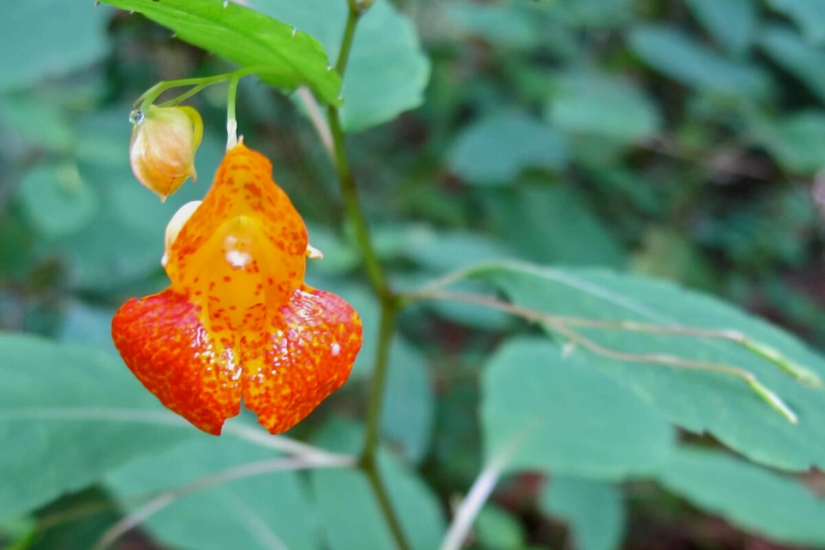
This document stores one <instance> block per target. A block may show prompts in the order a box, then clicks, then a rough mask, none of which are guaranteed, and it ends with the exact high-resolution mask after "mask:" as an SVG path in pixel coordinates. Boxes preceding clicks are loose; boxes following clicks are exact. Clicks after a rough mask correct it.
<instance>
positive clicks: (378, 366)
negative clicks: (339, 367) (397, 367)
mask: <svg viewBox="0 0 825 550" xmlns="http://www.w3.org/2000/svg"><path fill="white" fill-rule="evenodd" d="M347 4H348V6H349V12H348V15H347V23H346V27H345V28H344V37H343V39H342V40H341V51H340V53H339V54H338V62H337V63H336V64H335V68H336V69H337V71H338V73H339V74H340V75H341V78H343V77H344V73H345V72H346V69H347V62H348V61H349V54H350V51H351V49H352V42H353V40H354V38H355V30H356V27H357V26H358V20H359V19H360V17H361V15H362V14H363V13H364V12H365V11H366V9H367V8H368V7H369V6H370V5H372V2H365V1H364V0H362V2H361V3H359V2H358V0H347ZM327 116H328V118H329V127H330V132H331V133H332V142H333V150H334V153H335V167H336V170H337V172H338V179H339V181H340V184H341V195H342V196H343V199H344V208H345V210H346V212H347V216H348V217H349V219H350V220H352V223H353V225H354V227H355V235H356V239H357V241H358V247H359V249H360V250H361V255H362V257H363V259H364V266H365V268H366V271H367V276H368V277H369V280H370V283H371V285H372V288H373V291H374V292H375V294H376V295H377V296H378V299H379V301H380V304H381V327H380V330H379V335H378V351H377V353H376V357H375V366H374V368H373V374H372V386H371V387H370V395H369V403H368V405H367V418H366V424H367V425H366V438H365V443H364V450H363V454H362V455H361V458H360V460H359V461H358V468H359V469H360V470H361V471H362V472H364V474H365V475H366V476H367V479H368V480H369V483H370V487H371V488H372V491H373V493H374V494H375V498H376V500H377V501H378V506H379V508H380V509H381V513H382V514H383V516H384V519H385V521H386V522H387V526H388V527H389V529H390V532H391V534H392V537H393V539H394V540H395V544H396V546H397V547H398V550H409V549H410V545H409V544H408V543H407V539H406V537H405V536H404V531H403V529H402V527H401V522H400V521H399V519H398V515H397V514H396V513H395V510H394V508H393V505H392V502H391V501H390V497H389V493H388V491H387V487H386V484H385V482H384V480H383V479H382V477H381V471H380V469H379V468H378V460H377V457H378V446H379V445H378V444H379V441H380V427H381V408H382V405H383V403H384V389H385V387H386V379H387V369H388V367H389V358H390V346H391V344H392V339H393V335H394V333H395V322H396V317H397V315H398V308H399V300H398V298H397V296H396V295H395V294H394V293H393V291H392V289H391V288H390V286H389V283H388V282H387V276H386V274H385V273H384V269H383V268H382V267H381V262H379V261H378V255H377V254H376V253H375V248H374V247H373V244H372V238H371V236H370V229H369V225H368V223H367V218H366V216H365V215H364V211H363V210H362V209H361V203H360V201H359V200H358V188H357V186H356V184H355V177H354V176H353V174H352V169H351V168H350V164H349V158H348V157H347V145H346V141H345V139H344V131H343V129H342V128H341V113H340V111H339V110H338V108H337V107H335V106H332V105H331V106H330V107H329V109H328V111H327Z"/></svg>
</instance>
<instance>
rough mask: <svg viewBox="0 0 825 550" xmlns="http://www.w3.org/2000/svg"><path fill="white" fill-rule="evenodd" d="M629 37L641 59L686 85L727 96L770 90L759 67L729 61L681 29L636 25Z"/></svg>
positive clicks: (747, 94)
mask: <svg viewBox="0 0 825 550" xmlns="http://www.w3.org/2000/svg"><path fill="white" fill-rule="evenodd" d="M629 41H630V48H631V49H632V50H633V52H634V53H635V54H636V55H637V56H639V57H640V58H641V59H642V61H644V62H645V63H646V64H648V65H650V67H652V68H653V69H655V70H657V71H659V72H661V73H664V74H665V75H667V76H669V77H670V78H673V79H674V80H677V81H679V82H681V83H683V84H685V85H687V86H693V87H695V88H699V89H700V90H704V91H708V92H712V93H717V94H721V95H726V96H751V97H762V96H764V95H766V93H767V92H768V84H769V83H768V80H767V78H766V76H765V74H764V73H763V72H762V71H760V70H759V69H758V68H756V67H755V66H752V65H750V64H747V63H737V62H734V61H730V60H728V59H726V58H724V57H722V56H720V55H719V54H717V53H715V52H714V51H712V50H710V49H708V48H707V47H705V46H703V45H701V44H699V43H698V42H696V41H695V40H694V39H693V38H691V37H690V36H689V35H687V34H686V33H684V32H683V31H681V30H678V29H675V28H672V27H667V26H662V25H647V26H642V27H637V28H636V29H634V30H633V31H631V32H630V34H629Z"/></svg>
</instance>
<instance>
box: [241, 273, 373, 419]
mask: <svg viewBox="0 0 825 550" xmlns="http://www.w3.org/2000/svg"><path fill="white" fill-rule="evenodd" d="M361 341H362V329H361V319H360V318H359V317H358V314H357V313H356V312H355V310H354V309H353V308H352V307H351V306H350V305H349V304H348V303H347V302H345V301H344V300H343V299H342V298H340V297H338V296H336V295H335V294H332V293H329V292H324V291H322V290H316V289H314V288H312V287H309V286H306V285H303V286H302V287H301V288H299V289H298V290H296V291H295V292H294V294H293V295H292V297H291V298H290V300H289V303H288V304H287V305H285V306H282V307H281V308H280V310H279V312H278V315H276V316H275V318H274V319H272V320H271V321H270V323H269V332H268V334H264V335H261V336H259V337H257V338H255V339H254V341H253V339H249V338H247V339H246V340H245V341H244V342H242V345H241V346H239V348H238V350H239V352H240V356H241V362H242V364H243V366H244V368H243V381H244V386H243V397H244V402H245V403H246V406H247V408H248V409H250V410H252V411H253V412H255V413H257V415H258V422H260V423H261V424H262V425H263V426H264V427H265V428H266V429H267V430H269V431H270V432H271V433H273V434H278V433H281V432H285V431H287V430H289V429H290V428H292V427H293V426H294V425H295V424H297V423H298V422H300V421H301V420H303V419H304V418H306V416H307V415H309V413H311V412H312V411H313V410H314V409H315V408H316V407H317V406H318V405H319V404H320V403H321V401H323V400H324V399H326V398H327V397H328V396H329V395H330V394H331V393H333V392H334V391H336V390H337V389H338V388H340V387H341V386H343V385H344V382H346V381H347V378H349V374H350V371H351V370H352V365H353V363H355V357H356V355H358V351H359V350H360V349H361Z"/></svg>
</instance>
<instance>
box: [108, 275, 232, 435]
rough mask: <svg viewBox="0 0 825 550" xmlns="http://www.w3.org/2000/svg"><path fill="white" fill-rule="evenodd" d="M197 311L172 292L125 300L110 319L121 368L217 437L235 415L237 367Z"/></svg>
mask: <svg viewBox="0 0 825 550" xmlns="http://www.w3.org/2000/svg"><path fill="white" fill-rule="evenodd" d="M199 309H200V308H198V307H197V306H195V305H194V304H192V303H190V302H189V301H188V300H187V298H186V297H185V296H184V295H182V294H179V293H176V292H174V291H173V290H172V289H167V290H165V291H163V292H161V293H159V294H154V295H152V296H147V297H145V298H141V299H134V298H133V299H131V300H129V301H128V302H126V303H125V304H124V305H123V307H121V308H120V309H119V310H118V312H117V313H116V314H115V317H114V319H113V320H112V338H113V340H114V342H115V346H116V347H117V349H118V351H119V352H120V355H121V356H122V357H123V360H124V361H125V363H126V366H128V367H129V369H130V370H131V371H132V372H133V373H134V375H135V376H136V377H137V378H138V380H140V381H141V383H143V385H144V386H146V389H148V390H149V391H150V392H152V393H153V394H155V396H156V397H157V398H158V399H160V401H161V403H163V404H164V405H165V406H166V407H168V408H169V409H171V410H172V411H174V412H176V413H178V414H179V415H181V416H183V417H184V418H186V419H187V420H188V421H189V422H191V423H192V424H194V425H195V426H197V427H198V428H200V429H201V430H203V431H205V432H208V433H211V434H213V435H220V433H221V428H222V426H223V423H224V420H226V419H227V418H230V417H232V416H235V415H237V414H238V413H239V412H240V402H241V391H242V382H241V367H240V365H238V364H237V362H236V361H235V358H234V355H233V353H232V351H231V345H229V344H231V343H230V342H224V343H221V342H217V341H216V340H215V339H214V338H213V336H212V335H210V334H209V333H208V332H207V331H206V330H205V328H204V326H203V324H202V323H201V322H200V320H199V319H198V313H199Z"/></svg>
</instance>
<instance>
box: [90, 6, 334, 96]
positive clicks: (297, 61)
mask: <svg viewBox="0 0 825 550" xmlns="http://www.w3.org/2000/svg"><path fill="white" fill-rule="evenodd" d="M104 1H105V2H106V3H107V4H111V5H112V6H115V7H116V8H120V9H123V10H130V11H135V12H138V13H141V14H143V15H144V16H146V17H147V18H149V19H151V20H152V21H155V22H157V23H160V24H161V25H163V26H164V27H168V28H170V29H172V30H173V31H174V32H175V33H176V34H177V36H178V38H180V39H181V40H183V41H185V42H189V43H190V44H194V45H195V46H198V47H200V48H203V49H205V50H209V51H210V52H213V53H215V54H216V55H218V56H220V57H223V58H224V59H227V60H228V61H231V62H233V63H236V64H238V65H240V66H241V67H265V68H266V72H265V73H260V74H259V75H258V76H259V78H260V79H261V80H263V81H264V82H266V83H267V84H270V85H272V86H275V87H276V88H283V89H285V90H294V89H295V88H298V87H299V86H309V87H310V88H311V89H312V91H314V92H315V94H316V95H317V96H318V98H319V99H320V100H321V101H323V102H324V103H329V104H331V105H338V104H339V103H340V99H339V97H338V96H339V95H340V93H341V79H340V77H339V76H338V73H337V72H335V71H334V70H329V66H330V64H329V58H328V57H327V53H326V52H325V51H324V47H323V46H322V45H321V44H320V43H319V42H318V41H317V40H316V39H315V38H313V37H312V36H310V35H308V34H306V32H301V31H297V32H294V33H293V27H292V26H291V25H289V24H287V23H282V22H281V21H277V20H275V19H272V18H270V17H267V16H265V15H262V14H260V13H257V12H255V11H254V10H251V9H249V8H247V7H244V6H240V5H238V4H235V3H233V2H224V1H223V0H163V1H162V2H156V1H154V0H104Z"/></svg>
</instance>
